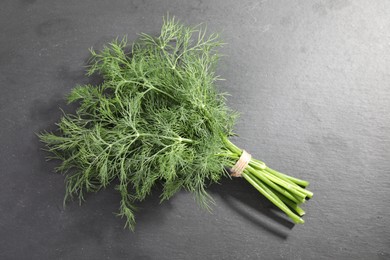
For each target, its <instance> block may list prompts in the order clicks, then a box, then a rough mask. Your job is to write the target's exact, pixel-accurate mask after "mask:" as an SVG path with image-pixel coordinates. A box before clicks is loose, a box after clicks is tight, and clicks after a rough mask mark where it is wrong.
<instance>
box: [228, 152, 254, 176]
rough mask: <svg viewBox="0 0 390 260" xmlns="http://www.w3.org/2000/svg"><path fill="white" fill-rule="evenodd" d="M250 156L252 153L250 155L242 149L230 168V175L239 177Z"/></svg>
mask: <svg viewBox="0 0 390 260" xmlns="http://www.w3.org/2000/svg"><path fill="white" fill-rule="evenodd" d="M251 158H252V155H250V154H249V153H248V152H247V151H245V150H242V153H241V156H240V158H239V159H238V161H237V162H236V164H235V165H234V166H233V168H232V169H231V172H232V174H231V176H232V177H241V175H242V173H243V171H244V170H245V168H246V167H247V166H248V164H249V162H250V160H251Z"/></svg>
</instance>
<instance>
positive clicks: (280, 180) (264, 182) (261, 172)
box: [219, 136, 313, 223]
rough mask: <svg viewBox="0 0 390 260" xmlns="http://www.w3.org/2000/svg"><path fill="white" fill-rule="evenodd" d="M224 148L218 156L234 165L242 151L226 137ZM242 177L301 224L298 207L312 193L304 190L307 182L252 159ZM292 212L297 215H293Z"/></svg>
mask: <svg viewBox="0 0 390 260" xmlns="http://www.w3.org/2000/svg"><path fill="white" fill-rule="evenodd" d="M222 140H223V142H224V144H225V146H226V149H227V151H226V153H221V154H219V156H225V157H228V158H231V159H232V160H234V161H232V163H231V165H234V164H235V162H236V161H237V160H238V159H239V158H240V156H241V154H242V151H243V150H242V149H240V148H238V147H237V146H236V145H234V144H233V143H232V142H231V141H230V140H229V139H228V138H227V137H226V136H223V137H222ZM242 177H244V178H245V179H246V180H247V181H248V182H249V183H250V184H251V185H252V186H253V187H254V188H256V189H257V190H258V191H259V192H260V193H261V194H263V195H264V196H265V197H266V198H267V199H269V200H270V201H271V202H272V203H273V204H274V205H275V206H277V207H278V208H279V209H281V210H282V211H283V212H284V213H286V214H287V216H289V217H290V218H291V219H292V220H293V221H294V222H295V223H303V222H304V220H303V219H302V218H300V216H303V215H304V214H305V211H304V210H303V209H302V208H301V207H299V204H300V203H303V202H305V198H306V197H307V198H311V197H312V196H313V193H312V192H311V191H308V190H306V189H305V188H304V187H306V186H307V185H308V184H309V183H308V182H307V181H304V180H301V179H298V178H294V177H291V176H288V175H286V174H283V173H280V172H278V171H275V170H273V169H271V168H269V167H267V166H266V165H265V164H264V163H263V162H262V161H260V160H257V159H254V158H252V159H251V160H250V162H249V164H248V166H247V167H246V168H245V170H244V172H243V173H242ZM291 210H294V211H295V212H296V213H297V214H298V215H299V216H298V215H297V214H295V213H294V212H293V211H291Z"/></svg>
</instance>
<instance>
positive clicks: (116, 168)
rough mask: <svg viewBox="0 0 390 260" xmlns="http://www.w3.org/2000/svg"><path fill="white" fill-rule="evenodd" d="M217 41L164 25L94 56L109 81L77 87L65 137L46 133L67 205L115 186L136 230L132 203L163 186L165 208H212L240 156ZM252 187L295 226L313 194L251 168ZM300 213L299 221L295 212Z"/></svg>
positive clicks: (169, 21)
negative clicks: (214, 189)
mask: <svg viewBox="0 0 390 260" xmlns="http://www.w3.org/2000/svg"><path fill="white" fill-rule="evenodd" d="M222 44H223V43H222V42H221V41H220V40H219V37H218V35H217V34H210V35H209V34H207V33H206V30H205V29H204V28H203V27H201V26H196V27H189V26H184V25H182V24H181V23H179V22H177V21H176V20H175V19H174V18H166V19H164V22H163V25H162V29H161V34H160V36H158V37H153V36H150V35H148V34H141V35H140V38H139V40H138V41H136V42H135V43H133V44H131V45H130V44H128V42H127V39H126V38H124V39H122V40H118V39H117V40H114V41H113V42H111V43H109V44H108V45H107V46H105V47H104V48H103V50H101V51H99V52H96V51H94V50H92V49H91V56H92V57H91V60H90V66H89V68H88V75H92V74H95V73H98V74H100V75H101V76H102V77H103V79H104V80H103V82H102V83H101V84H100V85H98V86H93V85H82V86H77V87H75V88H74V89H73V90H72V91H71V93H70V94H69V95H68V97H67V99H68V102H69V103H71V102H78V103H79V107H78V108H77V110H76V112H75V113H74V114H64V115H63V117H62V118H61V121H60V122H59V123H58V128H59V132H58V133H49V132H45V133H42V134H40V135H39V136H40V139H41V140H42V141H43V142H44V143H45V144H46V146H47V150H48V151H49V152H51V153H52V154H53V156H52V158H56V159H60V161H61V164H60V165H59V166H58V168H57V170H58V171H59V172H63V173H65V174H66V198H65V199H67V198H69V197H74V196H77V197H78V198H79V199H80V200H83V196H84V194H85V192H97V191H99V190H100V189H102V188H105V187H107V186H108V185H110V183H112V182H113V181H114V180H115V181H116V182H117V183H118V184H117V186H116V189H117V190H118V192H119V193H120V195H121V200H120V203H119V213H118V214H119V216H122V217H124V218H125V220H126V224H125V225H126V226H128V227H130V228H134V225H135V217H134V204H135V203H136V202H139V201H142V200H144V199H145V198H146V197H147V196H148V195H149V194H150V192H151V189H152V187H153V186H154V185H156V184H157V183H161V184H162V185H163V190H162V194H161V200H167V199H169V198H171V197H172V196H173V195H174V194H175V193H176V192H178V191H179V190H181V189H185V190H187V191H190V192H192V193H194V194H195V197H196V199H197V201H198V202H199V203H200V204H201V205H203V206H205V207H209V202H210V201H212V199H211V197H210V196H209V195H208V193H207V192H206V187H207V186H208V185H210V184H211V183H215V182H218V181H219V180H220V179H221V177H222V176H229V173H228V171H227V170H226V168H225V167H232V166H233V165H234V164H235V163H236V161H237V160H238V159H239V157H240V154H241V153H242V150H241V149H239V148H238V147H236V146H235V145H234V144H232V143H231V142H230V141H229V139H228V138H229V137H230V136H232V134H233V126H234V123H235V119H236V117H237V114H236V113H235V112H234V111H232V110H231V109H230V108H229V107H228V106H227V105H226V102H225V98H224V94H222V93H219V92H218V91H217V90H216V81H217V80H218V76H217V75H216V73H215V69H216V65H217V62H218V59H219V54H218V52H217V49H218V47H219V46H221V45H222ZM242 177H244V178H245V179H246V180H248V182H249V183H250V184H251V185H253V186H254V187H255V188H256V189H258V190H259V191H260V192H261V193H262V194H263V195H264V196H266V197H267V198H268V199H270V200H271V201H272V202H273V203H274V204H275V205H276V206H278V207H279V208H280V209H282V210H283V211H284V212H286V214H287V215H288V216H290V217H291V218H292V219H293V220H294V221H295V222H296V223H303V220H302V219H301V218H300V216H301V215H303V213H304V212H303V210H302V209H301V208H300V207H299V206H298V205H299V204H300V203H302V202H303V201H304V200H305V198H306V197H311V195H312V194H311V192H309V191H307V190H305V189H304V187H305V186H306V185H307V184H308V183H307V182H305V181H302V180H299V179H296V178H293V177H289V176H287V175H284V174H281V173H279V172H276V171H274V170H272V169H269V168H268V167H266V166H265V165H264V163H262V162H260V161H258V160H255V159H251V161H250V162H249V165H248V166H247V167H246V168H245V170H244V172H243V173H242ZM292 210H293V211H295V213H294V212H292Z"/></svg>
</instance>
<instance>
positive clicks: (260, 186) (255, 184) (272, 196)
mask: <svg viewBox="0 0 390 260" xmlns="http://www.w3.org/2000/svg"><path fill="white" fill-rule="evenodd" d="M242 176H243V177H244V178H245V179H246V180H247V181H248V182H249V183H250V184H251V185H252V186H253V187H255V188H256V189H257V190H258V191H259V192H260V193H261V194H263V195H264V196H265V197H266V198H267V199H269V200H270V201H271V202H272V203H273V204H274V205H275V206H277V207H278V208H279V209H281V210H282V211H283V212H284V213H286V214H287V216H289V217H290V218H291V219H292V220H293V221H294V222H295V223H299V224H303V223H304V220H303V219H301V218H300V217H299V216H298V215H296V214H295V213H294V212H292V211H291V210H290V209H289V208H288V207H287V206H286V205H285V204H284V203H283V202H282V201H281V200H280V199H279V198H278V197H277V196H276V195H275V194H274V193H273V192H272V191H271V190H269V189H268V188H267V187H266V186H265V185H264V184H262V183H261V182H260V181H258V180H257V179H256V177H254V176H253V175H251V174H250V173H249V172H247V173H245V172H244V173H243V174H242Z"/></svg>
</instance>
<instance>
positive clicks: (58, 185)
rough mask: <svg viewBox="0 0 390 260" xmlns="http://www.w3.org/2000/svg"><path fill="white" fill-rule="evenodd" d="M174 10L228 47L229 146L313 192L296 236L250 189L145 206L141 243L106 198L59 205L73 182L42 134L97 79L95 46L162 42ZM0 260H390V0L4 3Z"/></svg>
mask: <svg viewBox="0 0 390 260" xmlns="http://www.w3.org/2000/svg"><path fill="white" fill-rule="evenodd" d="M167 12H169V13H170V14H171V15H175V16H176V17H177V18H179V19H180V20H181V21H183V22H185V23H187V24H197V23H200V22H206V23H207V24H208V27H209V29H210V31H221V32H222V37H223V39H224V41H225V42H227V43H228V45H227V46H225V48H224V49H223V50H222V52H223V53H224V54H226V57H224V58H223V60H222V61H221V63H220V67H219V74H220V75H221V76H222V77H223V78H225V79H226V81H223V82H221V83H220V87H221V89H223V90H224V91H228V92H229V93H231V94H232V97H231V98H230V99H229V104H230V105H231V106H232V107H233V108H235V109H237V110H238V111H240V112H241V118H240V120H239V122H238V124H237V127H236V132H237V133H238V134H239V135H240V137H239V138H237V139H236V140H235V141H236V143H237V144H239V145H240V146H241V147H245V148H246V149H247V150H248V151H250V152H251V153H252V154H253V155H255V156H256V157H258V158H261V159H263V160H264V161H265V162H267V163H268V164H269V165H270V166H272V167H273V168H275V169H279V170H280V171H284V172H287V173H289V174H291V175H294V176H297V177H300V178H303V179H307V180H309V181H310V182H311V186H310V188H311V190H312V191H313V192H314V194H315V195H314V198H313V199H312V200H311V201H309V203H307V205H306V206H305V209H306V211H307V215H306V216H305V220H306V223H305V224H304V225H299V226H293V225H291V224H290V222H289V221H288V220H286V218H284V216H283V215H281V214H279V212H278V211H277V210H276V209H275V208H274V207H272V206H271V204H270V203H268V202H267V201H266V200H265V199H263V198H262V197H261V196H260V194H258V193H257V192H256V191H255V190H254V189H253V188H252V187H251V186H249V185H248V184H247V183H245V181H243V180H233V181H229V180H224V181H222V184H221V185H214V186H212V187H210V189H209V190H210V193H211V194H212V196H213V197H214V199H215V200H216V205H215V206H214V207H213V208H214V210H213V213H212V214H210V213H208V212H205V211H203V210H201V209H199V208H198V207H197V206H196V204H195V202H194V201H193V198H192V196H191V195H189V194H187V193H185V192H181V193H179V194H177V196H176V197H175V198H173V199H172V200H171V201H169V202H165V203H163V204H161V205H159V198H158V188H157V189H156V191H155V192H154V194H153V196H152V197H151V198H149V199H147V201H145V202H144V203H142V204H140V209H139V212H138V215H137V221H138V224H137V228H136V232H135V233H131V232H129V231H127V230H124V229H123V224H124V222H123V221H122V220H121V219H119V218H116V217H115V216H114V215H113V214H112V212H115V211H116V210H117V208H118V197H119V196H118V194H117V193H116V191H115V190H114V189H112V188H109V189H107V190H105V191H103V192H100V193H99V194H93V195H90V196H88V198H87V201H86V203H84V205H82V206H81V207H79V206H78V203H77V202H74V203H70V204H69V205H68V207H67V208H66V209H63V208H62V199H63V195H64V177H63V176H61V175H57V174H54V173H53V169H54V167H55V166H56V163H55V162H46V161H45V159H44V157H45V156H46V155H47V154H45V153H44V152H42V151H41V150H40V149H41V148H42V146H41V144H40V143H39V142H38V140H37V137H36V136H35V134H34V133H37V132H40V131H42V130H44V129H49V130H50V129H54V123H55V122H56V121H58V119H59V117H60V115H61V112H60V110H59V108H60V107H61V108H63V109H65V110H66V111H71V110H72V108H70V107H67V106H66V105H65V102H64V101H63V97H64V95H65V94H67V93H68V92H69V91H70V90H71V88H72V87H74V86H75V85H76V84H77V83H85V82H88V79H87V78H86V77H85V76H84V70H83V66H85V64H86V60H87V58H88V48H89V47H91V46H93V47H95V48H97V49H99V48H101V46H102V44H104V43H106V42H108V41H110V40H111V39H113V38H115V37H116V36H123V35H125V34H127V35H128V37H129V39H130V40H134V39H136V37H137V33H140V32H147V33H152V34H153V33H155V34H156V33H158V30H159V28H160V25H161V18H162V16H163V15H165V14H166V13H167ZM0 25H1V26H0V88H1V95H0V120H1V123H2V124H1V128H0V144H1V149H0V178H1V179H0V181H1V188H0V240H1V242H0V259H390V249H389V248H390V227H389V225H390V220H389V216H390V199H389V195H390V178H389V173H390V2H389V1H351V0H350V1H348V0H322V1H318V0H315V1H232V0H227V1H226V0H225V1H223V0H218V1H205V0H204V1H202V0H198V1H179V0H177V1H167V0H165V1H124V0H121V1H119V0H118V1H92V0H90V1H42V0H23V1H22V0H20V1H2V2H1V4H0Z"/></svg>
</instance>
